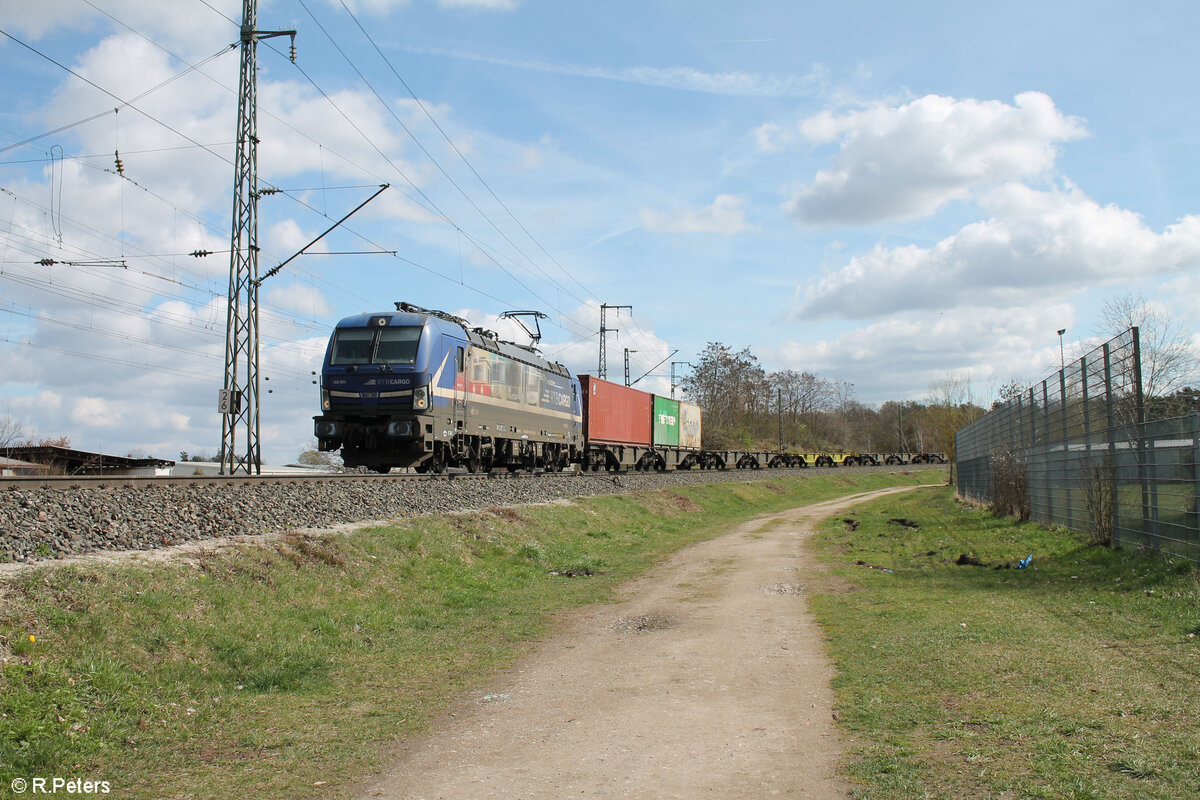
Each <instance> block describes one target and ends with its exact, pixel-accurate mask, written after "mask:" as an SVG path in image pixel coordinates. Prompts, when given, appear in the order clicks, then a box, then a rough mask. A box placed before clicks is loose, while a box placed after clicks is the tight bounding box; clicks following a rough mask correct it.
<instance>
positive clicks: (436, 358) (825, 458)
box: [313, 302, 944, 473]
mask: <svg viewBox="0 0 1200 800" xmlns="http://www.w3.org/2000/svg"><path fill="white" fill-rule="evenodd" d="M321 412H322V413H321V414H320V415H318V416H316V417H313V428H314V433H315V435H316V437H317V443H318V447H319V448H320V449H321V450H322V451H333V450H339V449H340V450H341V454H342V461H343V463H344V464H345V465H346V466H347V467H367V468H370V469H373V470H375V471H377V472H388V471H390V470H391V469H393V468H395V467H411V468H414V469H415V470H417V471H418V472H433V473H440V472H444V471H445V470H446V469H447V468H448V467H463V468H465V469H466V470H467V471H468V472H490V471H492V470H493V469H498V468H503V469H507V470H508V471H510V472H517V471H519V470H527V471H533V470H537V469H541V470H544V471H548V472H554V471H559V470H564V469H568V468H574V467H575V466H576V465H577V466H578V468H580V469H584V470H592V471H597V470H601V469H604V470H607V471H610V472H611V471H617V470H621V469H630V468H632V469H636V470H658V471H663V470H667V469H692V468H700V469H726V468H728V467H737V468H752V469H757V468H760V467H763V466H766V467H801V466H836V465H838V464H846V465H853V464H882V463H941V462H942V461H943V460H944V459H943V458H942V457H941V455H940V454H936V453H932V454H917V455H908V454H891V455H882V454H866V453H838V454H830V453H809V454H794V453H792V454H789V453H765V452H743V451H732V450H722V451H715V450H705V449H704V448H703V447H702V446H701V413H700V407H699V406H697V405H694V404H692V403H688V402H684V401H680V400H674V399H671V398H667V397H660V396H658V395H653V394H648V393H646V392H642V391H638V390H637V389H631V388H629V387H626V386H621V385H619V384H615V383H610V382H609V381H605V380H601V379H599V378H596V377H593V376H590V375H582V376H579V377H576V376H573V375H571V373H570V371H569V370H567V368H566V367H564V366H563V365H562V364H559V363H556V362H551V361H549V360H548V359H546V358H545V357H543V356H542V355H541V353H539V352H538V351H537V350H536V349H535V348H534V347H532V346H528V345H519V344H514V343H512V342H505V341H501V340H499V339H498V338H497V336H496V334H494V333H492V332H491V331H486V330H484V329H482V328H478V327H471V326H470V323H468V322H467V321H466V320H464V319H461V318H459V317H455V316H453V315H450V314H446V313H444V312H441V311H431V310H429V309H426V308H421V307H419V306H414V305H411V304H409V303H403V302H402V303H396V310H395V311H391V312H379V313H374V314H359V315H357V316H353V317H347V318H346V319H343V320H342V321H341V322H339V323H338V325H337V328H336V329H335V330H334V332H333V335H332V336H331V337H330V339H329V346H328V348H327V349H326V352H325V361H324V364H323V366H322V368H321Z"/></svg>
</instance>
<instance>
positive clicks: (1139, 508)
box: [955, 328, 1200, 562]
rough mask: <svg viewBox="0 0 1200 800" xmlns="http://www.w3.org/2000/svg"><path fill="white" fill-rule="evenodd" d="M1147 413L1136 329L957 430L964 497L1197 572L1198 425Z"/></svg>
mask: <svg viewBox="0 0 1200 800" xmlns="http://www.w3.org/2000/svg"><path fill="white" fill-rule="evenodd" d="M1145 409H1146V403H1145V399H1144V398H1143V396H1142V375H1141V352H1140V345H1139V339H1138V329H1137V328H1131V329H1130V330H1128V331H1126V332H1125V333H1123V334H1122V335H1120V336H1118V337H1116V338H1114V339H1112V340H1111V341H1108V342H1105V343H1104V344H1103V345H1101V346H1100V347H1098V348H1096V349H1095V350H1093V351H1092V352H1090V353H1088V354H1087V355H1085V356H1083V357H1082V358H1080V359H1079V360H1078V361H1075V362H1073V363H1071V364H1068V365H1066V366H1065V367H1064V368H1063V369H1062V370H1060V371H1059V372H1058V373H1056V374H1055V375H1053V376H1050V377H1048V378H1046V379H1045V380H1043V381H1042V382H1040V383H1038V384H1036V385H1034V386H1031V387H1030V388H1029V389H1028V390H1026V391H1024V392H1022V393H1021V394H1020V395H1018V396H1016V397H1013V398H1011V399H1010V400H1009V401H1008V402H1006V403H1004V404H1003V405H1001V406H999V407H997V408H995V409H993V410H992V411H991V412H990V413H988V414H986V415H984V416H983V417H981V418H980V419H978V420H976V421H975V422H973V423H971V424H970V425H968V426H966V427H965V428H963V429H962V430H960V431H958V433H957V434H956V436H955V442H956V446H957V449H956V455H957V472H958V491H959V494H960V495H962V496H963V497H964V498H968V499H971V500H976V501H979V502H982V503H987V504H989V505H992V506H993V507H995V508H996V510H997V511H998V512H1001V513H1010V514H1014V515H1016V516H1019V517H1021V518H1023V519H1029V518H1031V519H1035V520H1038V521H1039V522H1045V523H1050V524H1054V525H1061V526H1063V527H1065V528H1070V529H1072V530H1076V531H1081V532H1084V533H1087V534H1089V535H1090V536H1091V537H1092V540H1093V541H1095V542H1097V543H1099V544H1106V545H1121V546H1126V547H1141V548H1147V549H1151V550H1155V551H1159V552H1162V553H1168V554H1172V555H1176V556H1181V557H1183V558H1186V559H1189V560H1192V561H1198V562H1200V510H1198V509H1197V493H1198V488H1200V416H1198V415H1197V414H1196V413H1195V412H1193V413H1191V414H1190V415H1188V416H1182V417H1171V418H1166V419H1155V420H1149V421H1148V420H1147V419H1146V410H1145Z"/></svg>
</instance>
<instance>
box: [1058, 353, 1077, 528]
mask: <svg viewBox="0 0 1200 800" xmlns="http://www.w3.org/2000/svg"><path fill="white" fill-rule="evenodd" d="M1058 400H1059V407H1060V408H1061V409H1062V450H1061V451H1060V456H1059V462H1058V463H1059V466H1058V474H1059V483H1060V485H1061V486H1062V492H1063V495H1064V496H1065V498H1066V503H1065V504H1064V505H1066V512H1067V524H1066V527H1067V528H1068V529H1069V530H1075V526H1074V524H1073V520H1072V517H1073V516H1074V515H1073V514H1072V509H1071V505H1072V504H1071V458H1070V456H1071V428H1070V424H1069V418H1068V416H1067V370H1066V367H1063V368H1062V369H1060V370H1059V371H1058Z"/></svg>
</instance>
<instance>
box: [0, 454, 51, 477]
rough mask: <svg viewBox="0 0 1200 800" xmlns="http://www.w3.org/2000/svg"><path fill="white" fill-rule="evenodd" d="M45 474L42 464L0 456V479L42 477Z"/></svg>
mask: <svg viewBox="0 0 1200 800" xmlns="http://www.w3.org/2000/svg"><path fill="white" fill-rule="evenodd" d="M45 472H46V467H45V465H43V464H34V463H33V462H32V461H21V460H20V459H16V458H7V457H5V456H0V477H9V476H15V475H42V474H44V473H45Z"/></svg>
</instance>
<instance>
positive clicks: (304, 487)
mask: <svg viewBox="0 0 1200 800" xmlns="http://www.w3.org/2000/svg"><path fill="white" fill-rule="evenodd" d="M852 469H855V471H857V470H858V469H870V470H872V471H888V472H890V471H897V472H898V471H904V470H905V469H907V468H891V469H889V468H877V467H876V468H852ZM814 473H816V471H815V470H813V471H809V470H792V469H789V470H762V471H758V470H753V471H742V470H730V471H725V472H686V473H678V472H675V473H663V474H659V473H645V474H641V473H626V474H622V475H619V476H612V475H608V474H597V475H592V474H584V475H575V474H572V473H564V474H561V475H541V476H538V477H536V478H535V479H516V480H514V479H510V478H509V477H508V476H506V475H505V476H499V477H497V478H495V479H493V480H455V479H453V478H452V479H450V480H419V481H403V480H401V481H390V480H379V479H367V480H345V481H330V482H318V483H276V482H269V481H263V482H249V483H243V482H238V483H228V484H223V483H211V482H198V483H195V484H155V483H141V484H128V485H121V484H117V483H115V482H114V483H113V484H111V485H109V486H106V487H94V488H93V487H80V488H74V489H69V490H68V489H52V488H34V489H21V488H13V489H9V490H7V491H0V562H14V561H16V562H30V561H38V560H43V559H55V558H65V557H67V556H70V555H77V554H82V553H90V552H96V551H104V550H108V551H112V550H153V549H157V548H161V547H170V546H174V545H179V544H184V543H186V542H193V541H198V540H201V539H214V538H222V537H228V536H245V535H255V534H266V533H277V532H282V531H287V530H295V529H303V528H328V527H332V526H335V525H343V524H347V523H356V522H365V521H369V520H387V519H396V518H400V517H411V516H416V515H419V514H432V513H442V512H449V511H470V510H475V509H486V508H492V507H495V506H508V505H522V504H525V503H547V502H551V501H554V500H560V499H566V498H571V497H590V496H597V495H610V494H619V493H622V492H633V491H642V490H647V489H662V488H669V487H676V486H681V485H689V484H696V483H714V482H728V481H742V482H746V481H757V480H769V479H778V478H781V477H791V476H802V475H805V474H814ZM817 474H827V473H825V471H824V470H822V471H821V472H820V473H817Z"/></svg>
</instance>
